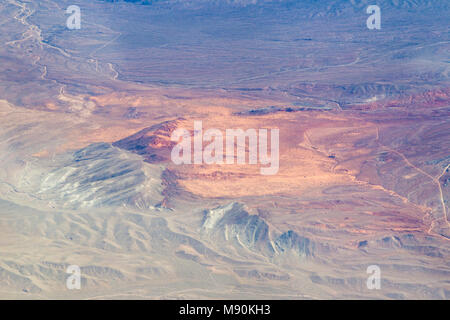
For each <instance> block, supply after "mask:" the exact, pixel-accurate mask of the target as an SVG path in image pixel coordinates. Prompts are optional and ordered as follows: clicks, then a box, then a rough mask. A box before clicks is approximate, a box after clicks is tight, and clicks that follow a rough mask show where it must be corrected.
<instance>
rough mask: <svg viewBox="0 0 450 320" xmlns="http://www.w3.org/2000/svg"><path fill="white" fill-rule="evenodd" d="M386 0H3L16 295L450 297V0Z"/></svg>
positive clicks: (3, 276) (1, 203)
mask: <svg viewBox="0 0 450 320" xmlns="http://www.w3.org/2000/svg"><path fill="white" fill-rule="evenodd" d="M375 2H376V3H377V4H378V5H379V7H380V8H381V29H369V28H368V27H367V25H366V20H367V18H368V17H369V14H367V13H366V8H367V7H368V6H369V5H371V4H375ZM375 2H374V3H372V2H371V1H365V0H360V1H359V0H350V1H339V0H324V1H313V0H305V1H291V0H286V1H269V0H266V1H264V0H263V1H259V0H255V1H245V0H243V1H237V0H236V1H231V0H230V1H226V0H211V1H207V0H186V1H181V0H179V1H178V0H174V1H101V0H78V1H76V3H75V2H72V1H71V0H69V1H67V0H60V1H59V0H40V1H37V0H1V1H0V298H1V299H450V222H449V221H450V220H449V219H450V212H449V205H448V204H449V197H450V147H449V146H450V81H449V71H450V64H449V63H450V37H449V34H450V33H449V31H450V24H449V16H450V3H449V2H448V1H446V0H434V1H429V0H386V1H375ZM71 5H77V6H78V7H79V8H80V9H81V12H80V14H81V15H80V17H81V26H80V28H79V29H77V28H75V29H70V28H69V27H68V25H67V19H68V18H69V16H70V14H68V13H67V12H66V9H67V8H68V7H69V6H71ZM196 121H197V122H200V121H201V123H202V124H203V130H204V131H206V130H207V129H215V130H219V131H220V132H225V131H226V130H227V129H237V128H240V129H243V130H247V129H255V130H259V129H274V128H276V129H278V130H279V168H278V170H277V172H276V174H271V175H264V174H261V167H262V166H263V164H261V163H256V164H249V163H240V164H238V163H233V164H228V163H212V164H207V163H196V164H179V165H178V164H175V163H174V161H173V160H172V153H171V152H172V150H173V148H174V146H175V145H176V142H175V141H173V139H171V137H172V135H173V133H174V132H176V130H177V129H181V128H183V129H185V130H187V131H188V132H190V133H192V134H193V135H194V134H195V128H194V122H196ZM250 153H251V150H250V148H247V147H246V148H245V154H246V155H247V156H249V157H250ZM194 156H195V155H194ZM73 265H75V266H79V268H80V271H81V287H80V288H79V289H75V290H71V289H69V288H68V287H67V283H66V281H67V278H68V276H69V274H68V273H67V272H66V271H67V268H68V267H69V266H73ZM373 265H375V266H377V267H378V268H379V270H380V271H381V277H380V281H381V282H380V283H381V287H380V288H369V286H368V285H367V280H368V277H369V276H370V274H368V273H367V268H368V267H369V266H373Z"/></svg>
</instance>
